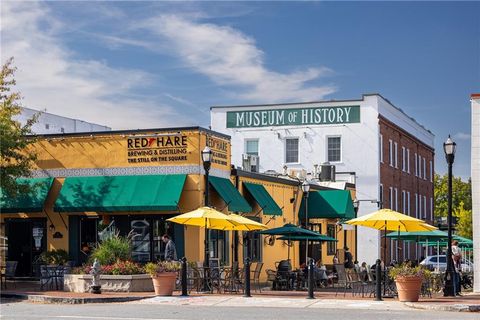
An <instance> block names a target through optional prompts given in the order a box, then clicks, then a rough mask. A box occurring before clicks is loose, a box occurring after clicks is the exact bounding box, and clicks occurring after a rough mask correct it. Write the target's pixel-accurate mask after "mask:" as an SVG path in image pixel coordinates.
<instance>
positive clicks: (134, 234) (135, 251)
mask: <svg viewBox="0 0 480 320" xmlns="http://www.w3.org/2000/svg"><path fill="white" fill-rule="evenodd" d="M130 228H131V230H130V234H131V239H132V259H133V260H134V261H138V262H147V261H150V223H149V222H148V221H147V220H146V219H144V220H132V221H131V222H130Z"/></svg>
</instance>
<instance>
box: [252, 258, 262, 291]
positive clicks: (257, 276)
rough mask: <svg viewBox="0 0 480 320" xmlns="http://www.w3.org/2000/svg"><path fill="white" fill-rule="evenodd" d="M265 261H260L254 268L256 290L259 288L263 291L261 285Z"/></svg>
mask: <svg viewBox="0 0 480 320" xmlns="http://www.w3.org/2000/svg"><path fill="white" fill-rule="evenodd" d="M262 268H263V262H258V263H257V264H256V266H255V270H253V286H254V290H255V291H257V289H258V290H259V291H260V292H262V288H261V286H260V273H261V272H262Z"/></svg>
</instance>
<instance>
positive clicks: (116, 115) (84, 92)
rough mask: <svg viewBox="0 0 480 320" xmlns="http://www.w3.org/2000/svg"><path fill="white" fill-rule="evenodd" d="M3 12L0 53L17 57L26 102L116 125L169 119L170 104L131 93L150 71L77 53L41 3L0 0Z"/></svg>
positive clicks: (132, 125) (167, 121)
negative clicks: (72, 49) (62, 35)
mask: <svg viewBox="0 0 480 320" xmlns="http://www.w3.org/2000/svg"><path fill="white" fill-rule="evenodd" d="M1 18H2V21H1V33H2V59H5V60H6V59H7V58H8V57H10V56H14V58H15V62H14V64H15V65H16V66H17V67H18V71H17V73H16V76H15V78H16V80H17V85H18V88H17V89H18V90H19V91H21V92H22V95H23V96H24V100H23V104H24V105H25V106H27V107H31V108H34V109H46V110H47V111H48V112H51V113H55V114H59V115H63V116H68V117H73V118H79V119H82V120H86V121H91V122H95V123H99V124H104V125H109V126H112V127H113V128H116V129H117V128H118V129H128V128H145V127H162V126H169V125H171V123H172V122H171V117H172V116H174V115H175V112H174V110H173V109H172V108H171V107H169V106H168V105H163V104H161V103H159V102H158V101H153V100H151V99H149V98H147V97H138V96H136V97H134V98H133V95H132V94H133V91H134V89H136V88H137V87H142V86H145V85H148V84H149V83H150V82H151V80H152V79H151V75H149V74H148V73H146V72H144V71H141V70H134V69H121V68H113V67H111V66H108V65H107V64H106V63H105V62H102V61H96V60H80V59H77V58H76V56H75V53H74V52H71V51H70V50H68V49H67V48H66V47H65V46H64V45H62V41H61V37H60V36H59V35H58V33H59V31H61V30H62V28H64V27H66V26H65V25H64V24H63V23H62V22H61V21H59V20H57V19H55V18H53V15H51V14H50V12H49V10H48V8H47V6H46V5H45V4H42V3H38V2H6V1H3V2H2V14H1ZM2 62H4V61H2ZM169 118H170V119H169ZM182 119H185V118H181V117H179V118H176V122H177V123H175V124H176V125H178V124H182V123H178V122H181V121H182ZM184 121H185V120H184Z"/></svg>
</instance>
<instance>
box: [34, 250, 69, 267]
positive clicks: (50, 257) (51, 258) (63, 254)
mask: <svg viewBox="0 0 480 320" xmlns="http://www.w3.org/2000/svg"><path fill="white" fill-rule="evenodd" d="M68 260H70V256H69V255H68V252H67V251H65V250H63V249H58V250H51V251H45V252H42V254H41V255H40V258H39V261H41V262H43V263H45V264H58V265H64V264H66V263H67V262H68Z"/></svg>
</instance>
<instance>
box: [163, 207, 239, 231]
mask: <svg viewBox="0 0 480 320" xmlns="http://www.w3.org/2000/svg"><path fill="white" fill-rule="evenodd" d="M167 221H170V222H175V223H178V224H184V225H189V226H197V227H203V228H206V229H218V230H226V228H233V227H235V226H237V225H239V222H238V221H235V220H234V219H233V218H230V216H229V215H226V214H224V213H221V212H220V211H217V210H215V209H213V208H210V207H201V208H198V209H196V210H193V211H190V212H187V213H184V214H180V215H178V216H176V217H173V218H170V219H167Z"/></svg>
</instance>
